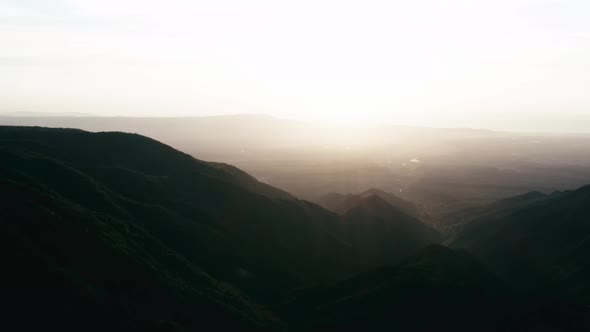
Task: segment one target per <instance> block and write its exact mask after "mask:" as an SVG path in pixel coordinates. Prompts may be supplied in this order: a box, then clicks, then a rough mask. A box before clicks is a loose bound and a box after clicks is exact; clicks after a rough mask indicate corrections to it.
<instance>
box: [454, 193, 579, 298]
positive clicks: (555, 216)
mask: <svg viewBox="0 0 590 332" xmlns="http://www.w3.org/2000/svg"><path fill="white" fill-rule="evenodd" d="M588 206H590V186H586V187H582V188H580V189H578V190H575V191H566V192H555V193H553V194H551V195H543V194H540V193H529V194H526V195H522V196H519V197H515V198H513V199H508V200H504V201H501V202H498V203H496V204H494V205H492V206H490V207H489V208H488V209H482V210H480V211H477V214H475V217H474V218H472V219H473V220H471V221H469V222H468V223H467V224H466V225H465V226H464V227H463V229H461V230H459V231H458V235H457V237H456V238H455V240H454V241H453V242H452V245H453V246H455V247H463V248H467V249H468V250H469V251H470V252H472V253H473V254H474V255H476V257H479V258H480V259H482V261H483V262H485V263H486V264H487V265H488V266H489V267H491V268H493V269H494V270H496V271H498V273H500V274H501V275H502V276H504V277H506V278H507V280H510V281H511V282H513V283H514V284H515V285H517V286H519V287H521V288H524V289H532V290H536V291H548V290H554V291H556V292H558V293H559V294H561V295H567V296H573V297H576V298H579V299H581V300H583V301H585V302H587V303H590V286H589V284H588V282H587V281H588V279H589V278H590V263H589V261H588V259H587V258H588V257H590V245H588V244H589V243H590V222H589V221H590V210H589V209H588Z"/></svg>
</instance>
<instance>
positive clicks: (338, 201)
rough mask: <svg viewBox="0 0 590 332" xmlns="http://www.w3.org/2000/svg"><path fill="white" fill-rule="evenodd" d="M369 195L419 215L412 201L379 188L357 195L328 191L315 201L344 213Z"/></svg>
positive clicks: (407, 212) (324, 206) (409, 213)
mask: <svg viewBox="0 0 590 332" xmlns="http://www.w3.org/2000/svg"><path fill="white" fill-rule="evenodd" d="M370 196H377V197H379V198H381V199H383V200H384V201H386V202H387V203H389V205H391V206H392V207H394V208H396V209H398V210H400V211H402V212H404V213H406V214H408V215H410V216H413V217H420V211H419V208H418V207H417V206H416V205H415V204H414V203H412V202H409V201H406V200H404V199H401V198H399V197H397V196H395V195H393V194H391V193H387V192H385V191H382V190H379V189H369V190H366V191H363V192H362V193H360V194H357V195H355V194H338V193H330V194H327V195H325V196H322V197H320V198H319V199H317V200H316V203H318V204H319V205H320V206H322V207H323V208H325V209H328V210H330V211H333V212H336V213H338V214H345V213H346V212H348V210H350V209H351V208H353V207H355V206H356V205H358V204H359V202H360V201H361V200H362V199H363V198H367V197H370Z"/></svg>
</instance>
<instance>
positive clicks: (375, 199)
mask: <svg viewBox="0 0 590 332" xmlns="http://www.w3.org/2000/svg"><path fill="white" fill-rule="evenodd" d="M342 228H343V230H344V234H345V238H346V239H347V240H348V242H349V243H350V244H351V246H352V247H353V248H354V249H355V251H356V252H357V253H358V254H359V255H360V256H361V258H362V260H363V261H364V262H367V263H368V265H369V266H380V265H389V264H396V263H398V262H399V261H400V260H401V259H402V258H404V257H406V256H408V255H410V254H413V253H415V252H417V251H418V250H420V249H422V248H423V247H425V246H427V245H429V244H432V243H436V242H438V241H440V239H441V237H440V234H438V232H436V231H435V230H434V229H432V228H430V226H427V225H425V224H424V223H422V222H421V221H420V220H418V219H416V218H414V217H412V216H409V215H407V214H406V213H404V212H402V211H401V210H399V209H397V208H395V207H393V206H392V205H391V204H390V203H389V202H387V201H386V200H384V199H383V198H381V197H380V196H377V195H368V196H364V197H361V198H360V199H359V200H358V201H357V202H356V203H355V204H354V205H353V206H351V207H350V209H348V211H346V213H345V214H344V215H343V226H342Z"/></svg>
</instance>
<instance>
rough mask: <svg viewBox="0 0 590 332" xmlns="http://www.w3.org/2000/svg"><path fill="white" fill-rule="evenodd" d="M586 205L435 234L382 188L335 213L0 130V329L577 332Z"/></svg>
mask: <svg viewBox="0 0 590 332" xmlns="http://www.w3.org/2000/svg"><path fill="white" fill-rule="evenodd" d="M351 197H352V198H351ZM589 200H590V196H589V195H588V189H587V187H584V188H581V189H579V190H577V191H571V192H558V193H554V194H551V195H545V194H541V193H532V194H529V195H525V196H522V197H515V198H511V199H508V200H503V201H499V202H497V203H494V204H491V205H489V206H483V207H479V208H477V209H475V210H464V211H460V212H458V213H457V216H458V218H459V216H461V221H457V222H449V223H448V225H451V226H450V228H451V229H452V230H453V232H450V233H445V232H440V231H438V230H435V229H434V228H433V227H431V226H430V225H428V224H426V223H424V222H423V220H421V219H422V218H423V215H422V214H421V213H420V209H419V208H417V205H415V204H412V203H410V202H408V201H406V200H404V199H401V198H398V197H395V196H394V195H392V194H389V193H387V192H384V191H378V190H369V191H366V192H363V193H361V194H359V195H356V196H354V197H353V196H346V197H344V198H342V197H339V196H338V197H336V196H333V197H331V199H327V200H325V201H322V203H321V205H323V206H325V207H329V209H330V210H328V209H325V208H324V207H322V206H320V205H316V204H314V203H311V202H308V201H305V200H300V199H298V198H296V197H295V196H293V195H291V194H289V193H287V192H285V191H283V190H280V189H277V188H274V187H272V186H270V185H268V184H265V183H262V182H260V181H258V180H256V179H255V178H254V177H252V176H250V175H249V174H247V173H245V172H243V171H241V170H240V169H238V168H236V167H233V166H231V165H228V164H223V163H212V162H205V161H202V160H198V159H195V158H194V157H192V156H190V155H187V154H185V153H183V152H180V151H178V150H175V149H174V148H172V147H170V146H167V145H165V144H162V143H160V142H158V141H155V140H153V139H151V138H148V137H145V136H141V135H137V134H126V133H121V132H99V133H91V132H86V131H82V130H77V129H49V128H40V127H0V224H1V227H2V230H3V232H2V233H1V235H0V236H1V237H2V239H1V241H0V243H1V246H2V250H0V258H1V259H2V262H4V272H3V274H2V281H3V282H2V283H1V284H0V285H1V286H0V292H1V293H2V294H3V296H2V298H1V300H0V301H2V302H3V303H2V304H3V307H4V308H7V310H5V311H4V312H3V314H2V315H3V316H4V317H3V318H2V319H1V320H0V324H3V325H4V328H5V329H8V327H11V328H10V330H22V331H27V330H40V329H43V330H60V331H81V330H84V331H104V330H112V331H196V330H202V329H206V330H210V329H216V330H217V329H219V330H233V331H285V330H289V331H309V330H335V329H339V330H385V329H388V330H392V329H394V330H395V329H401V330H410V331H423V330H425V329H434V328H439V329H443V330H448V329H450V328H453V329H454V330H461V331H473V330H494V331H498V330H519V329H520V330H522V329H523V328H529V329H533V330H540V331H543V330H546V331H554V330H555V331H563V330H572V331H577V330H579V331H584V330H587V328H588V327H590V324H588V322H589V320H588V318H589V317H590V316H589V315H588V309H587V304H588V297H587V289H588V287H587V282H586V280H587V278H586V276H587V264H586V260H585V258H586V257H588V255H589V252H588V251H587V245H586V244H587V241H586V239H587V236H588V235H590V229H589V228H588V227H586V224H587V223H586V222H585V221H587V220H588V218H587V217H588V214H587V211H586V209H585V206H587V203H588V201H589ZM334 202H335V203H334ZM333 203H334V204H333ZM332 204H333V205H332ZM331 210H332V211H331ZM449 234H450V235H449ZM441 242H444V243H445V244H447V245H448V246H450V247H451V248H452V249H451V248H448V247H444V246H442V245H440V244H437V243H441ZM14 326H16V328H14Z"/></svg>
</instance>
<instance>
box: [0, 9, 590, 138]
mask: <svg viewBox="0 0 590 332" xmlns="http://www.w3.org/2000/svg"><path fill="white" fill-rule="evenodd" d="M588 17H590V1H587V0H559V1H556V0H495V1H483V0H481V1H479V0H471V1H468V0H445V1H440V0H412V1H408V0H405V1H395V0H390V1H374V0H363V1H346V0H313V1H310V0H298V1H280V0H252V1H244V0H215V1H199V0H193V1H188V0H165V1H155V0H141V1H140V0H0V112H13V111H32V112H60V113H62V112H76V113H92V114H98V115H123V116H146V115H147V116H176V115H184V116H187V115H191V116H192V115H194V116H202V115H220V114H241V113H261V114H270V115H274V116H277V117H283V118H291V119H299V120H307V121H320V122H327V123H341V122H343V123H354V122H362V123H383V122H388V123H396V124H405V125H417V126H434V127H476V128H490V129H504V130H533V131H585V132H590V93H589V90H590V20H589V19H588Z"/></svg>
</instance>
